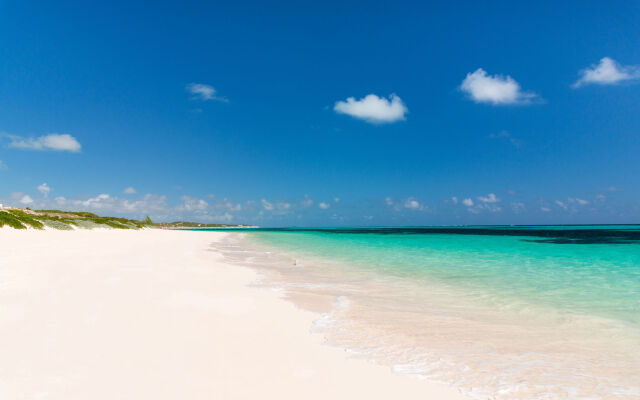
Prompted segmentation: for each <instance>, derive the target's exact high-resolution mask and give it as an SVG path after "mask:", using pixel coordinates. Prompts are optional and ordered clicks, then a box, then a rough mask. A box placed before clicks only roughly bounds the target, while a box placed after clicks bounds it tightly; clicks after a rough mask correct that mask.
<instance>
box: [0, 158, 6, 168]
mask: <svg viewBox="0 0 640 400" xmlns="http://www.w3.org/2000/svg"><path fill="white" fill-rule="evenodd" d="M6 169H7V164H5V163H3V162H2V160H0V171H4V170H6Z"/></svg>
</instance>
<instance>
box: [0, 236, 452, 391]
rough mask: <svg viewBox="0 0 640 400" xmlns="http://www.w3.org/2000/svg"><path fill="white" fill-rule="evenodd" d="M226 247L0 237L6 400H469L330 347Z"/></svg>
mask: <svg viewBox="0 0 640 400" xmlns="http://www.w3.org/2000/svg"><path fill="white" fill-rule="evenodd" d="M224 235H226V233H214V232H192V231H168V230H142V231H121V230H79V231H55V230H45V231H36V230H27V231H17V230H13V229H9V228H3V229H0V251H1V253H0V254H1V256H0V343H1V345H0V399H16V400H17V399H55V400H63V399H64V400H80V399H82V400H86V399H109V400H113V399H136V400H140V399H154V400H159V399H190V400H195V399H276V398H277V399H301V398H304V399H356V398H364V399H392V398H397V399H461V398H463V397H462V395H460V394H459V393H458V392H457V391H456V390H454V389H453V388H450V387H445V386H441V385H437V384H432V383H429V382H426V381H422V380H418V379H411V378H408V377H404V376H397V375H394V374H392V372H391V371H390V370H389V369H388V368H386V367H381V366H376V365H373V364H370V363H368V362H366V361H364V360H361V359H353V358H349V357H348V354H346V353H345V352H344V351H343V350H341V349H339V348H336V347H330V346H326V345H323V344H322V337H321V336H319V335H318V334H312V333H310V327H311V325H312V322H313V320H314V319H315V318H317V317H318V315H317V314H313V313H311V312H307V311H303V310H300V309H298V308H296V307H295V306H294V305H293V304H291V303H290V302H288V301H285V300H283V299H281V298H280V297H279V295H278V293H277V292H275V291H269V290H266V289H260V288H256V287H251V286H250V285H251V283H252V282H254V281H255V280H256V279H257V278H258V276H257V274H256V272H254V271H252V270H249V269H246V268H244V267H239V266H234V265H229V264H224V263H223V262H222V258H221V256H220V255H218V254H217V253H215V252H213V251H210V250H209V244H210V243H211V242H212V241H215V240H219V239H220V238H222V237H224Z"/></svg>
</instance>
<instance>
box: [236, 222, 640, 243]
mask: <svg viewBox="0 0 640 400" xmlns="http://www.w3.org/2000/svg"><path fill="white" fill-rule="evenodd" d="M238 230H239V231H245V229H238ZM246 231H250V232H289V233H296V232H316V233H323V234H328V235H329V234H359V235H363V234H365V235H366V234H374V235H445V234H446V235H480V236H483V235H484V236H525V237H535V238H536V239H523V240H525V241H528V242H535V243H551V244H640V226H638V225H615V226H612V225H607V226H602V227H598V226H592V225H590V226H588V227H587V226H573V225H571V226H468V227H402V228H391V227H388V228H258V229H246Z"/></svg>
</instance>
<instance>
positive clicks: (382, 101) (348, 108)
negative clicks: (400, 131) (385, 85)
mask: <svg viewBox="0 0 640 400" xmlns="http://www.w3.org/2000/svg"><path fill="white" fill-rule="evenodd" d="M333 110H334V111H335V112H337V113H338V114H346V115H349V116H352V117H353V118H357V119H361V120H363V121H366V122H368V123H370V124H387V123H392V122H397V121H403V120H405V119H406V118H405V114H407V113H408V112H409V109H408V108H407V106H406V105H405V104H404V103H403V102H402V99H401V98H400V97H398V96H397V95H395V94H391V95H390V96H389V99H386V98H384V97H378V96H376V95H375V94H368V95H366V96H365V97H363V98H361V99H360V100H356V99H355V97H349V98H347V100H346V101H337V102H336V104H335V105H334V106H333Z"/></svg>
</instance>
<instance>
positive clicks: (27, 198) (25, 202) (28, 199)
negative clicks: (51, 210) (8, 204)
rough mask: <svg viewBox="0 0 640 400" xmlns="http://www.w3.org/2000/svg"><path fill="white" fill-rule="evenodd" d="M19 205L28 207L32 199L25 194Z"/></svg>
mask: <svg viewBox="0 0 640 400" xmlns="http://www.w3.org/2000/svg"><path fill="white" fill-rule="evenodd" d="M20 203H22V204H25V205H29V204H31V203H33V199H32V198H31V196H29V195H27V194H25V195H24V196H22V198H21V199H20Z"/></svg>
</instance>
